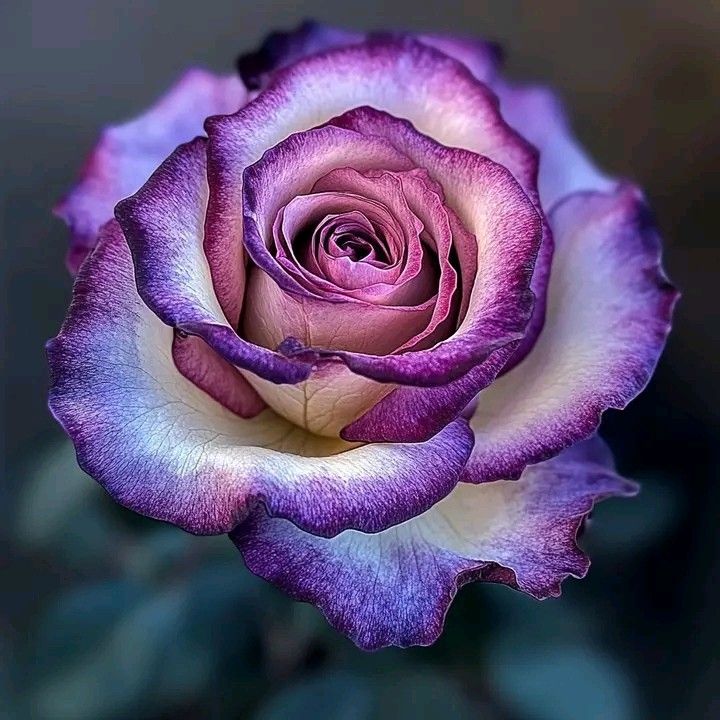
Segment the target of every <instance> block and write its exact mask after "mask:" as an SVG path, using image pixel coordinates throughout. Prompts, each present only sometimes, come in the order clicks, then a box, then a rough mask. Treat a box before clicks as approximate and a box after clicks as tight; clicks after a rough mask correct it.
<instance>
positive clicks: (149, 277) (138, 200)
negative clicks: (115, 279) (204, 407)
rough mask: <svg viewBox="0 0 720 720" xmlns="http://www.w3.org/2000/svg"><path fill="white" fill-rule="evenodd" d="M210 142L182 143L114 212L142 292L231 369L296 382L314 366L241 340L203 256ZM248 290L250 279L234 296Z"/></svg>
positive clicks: (166, 317)
mask: <svg viewBox="0 0 720 720" xmlns="http://www.w3.org/2000/svg"><path fill="white" fill-rule="evenodd" d="M207 193H208V189H207V180H206V177H205V140H204V139H203V138H196V139H195V140H193V141H192V142H190V143H187V144H186V145H181V146H180V147H179V148H178V149H177V150H176V151H175V152H174V153H173V154H172V155H171V156H170V157H169V158H168V159H167V160H166V161H165V162H164V163H163V164H162V165H161V166H160V167H159V168H158V170H157V171H156V172H155V173H154V174H153V175H152V177H151V178H150V180H148V182H147V183H146V184H145V185H144V186H143V187H142V188H141V189H140V190H139V191H138V192H137V193H136V194H135V195H133V196H132V197H130V198H128V199H126V200H123V201H122V202H121V203H119V204H118V206H117V207H116V209H115V214H116V215H117V218H118V221H119V223H120V225H121V227H122V229H123V232H124V234H125V237H126V238H127V240H128V244H129V245H130V248H131V250H132V252H133V255H134V262H135V270H136V279H137V285H138V292H139V293H140V295H141V297H142V298H143V300H144V301H145V302H146V303H147V305H148V306H149V307H150V308H151V309H152V310H154V311H155V313H156V314H157V315H158V317H159V318H160V319H161V320H162V321H163V322H165V323H167V324H168V325H171V326H173V327H175V328H177V329H178V330H180V331H182V332H185V333H187V334H190V335H198V336H199V337H201V338H202V339H203V340H205V342H206V343H207V344H208V345H209V346H210V347H211V348H213V350H215V351H216V352H217V353H219V354H220V355H221V356H222V357H223V358H225V360H227V361H228V362H229V363H231V364H233V365H236V366H238V367H242V368H247V369H250V370H252V371H253V372H255V373H257V374H258V375H260V376H261V377H265V378H267V379H269V380H271V381H273V382H298V381H299V380H302V379H304V378H305V377H307V375H308V374H309V371H310V369H309V367H307V366H303V365H302V364H300V363H297V362H293V361H289V360H287V359H286V358H284V357H282V356H280V355H279V354H278V353H276V352H273V351H271V350H268V349H266V348H261V347H258V346H257V345H253V344H252V343H249V342H247V341H245V340H243V339H242V338H240V337H239V336H238V334H237V333H236V332H235V330H234V329H233V328H232V327H231V326H230V324H229V323H228V322H227V320H226V318H225V315H224V313H223V311H222V309H221V307H220V305H219V304H218V301H217V298H216V295H215V290H214V288H213V281H212V278H211V276H210V269H209V267H208V263H207V260H206V258H205V255H204V252H203V226H204V221H205V209H206V207H207ZM244 291H245V284H244V278H242V281H241V282H240V284H239V285H238V286H237V288H236V290H235V292H236V293H238V295H242V293H243V292H244Z"/></svg>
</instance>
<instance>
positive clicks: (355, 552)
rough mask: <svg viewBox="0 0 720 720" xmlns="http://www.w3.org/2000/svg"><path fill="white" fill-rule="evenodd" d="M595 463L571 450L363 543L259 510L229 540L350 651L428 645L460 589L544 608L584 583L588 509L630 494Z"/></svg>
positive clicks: (455, 495) (631, 488)
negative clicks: (502, 591)
mask: <svg viewBox="0 0 720 720" xmlns="http://www.w3.org/2000/svg"><path fill="white" fill-rule="evenodd" d="M597 460H598V453H597V452H595V451H593V450H592V449H591V450H589V451H588V452H582V450H581V449H580V450H576V451H575V452H574V453H573V455H571V456H569V457H564V456H563V455H561V456H559V457H557V458H554V459H553V460H550V461H547V462H545V463H542V464H540V465H536V466H533V467H529V468H527V469H526V470H525V472H524V473H523V476H522V477H521V479H520V480H517V481H498V482H494V483H488V484H484V485H467V484H462V485H459V486H458V487H457V488H456V489H455V490H454V491H453V492H452V493H451V494H450V495H449V496H448V497H446V498H445V499H444V500H441V501H440V502H439V503H437V504H436V505H435V506H433V507H432V508H431V509H430V510H428V511H427V512H426V513H424V514H423V515H420V516H419V517H416V518H414V519H412V520H409V521H408V522H406V523H403V524H401V525H399V526H397V527H392V528H390V529H388V530H385V531H384V532H381V533H377V534H374V535H373V534H364V533H360V532H354V531H347V532H344V533H341V534H340V535H338V536H337V537H334V538H331V539H327V538H318V537H315V536H313V535H310V534H308V533H304V532H302V531H301V530H300V529H298V527H297V526H295V525H293V524H292V523H291V522H288V521H286V520H279V519H274V518H270V517H269V516H268V515H267V514H266V513H265V512H263V510H262V509H260V508H258V509H257V510H256V511H255V512H253V513H252V514H251V515H250V517H249V518H248V519H247V520H246V521H245V522H244V523H243V524H242V525H240V526H238V528H237V529H236V530H235V531H234V532H233V533H232V535H231V537H232V539H233V541H234V542H235V544H236V545H237V547H238V548H239V550H240V552H241V553H242V555H243V557H244V559H245V562H246V564H247V565H248V567H249V568H250V570H252V571H253V572H254V573H256V574H257V575H259V576H260V577H263V578H265V579H266V580H269V581H270V582H272V583H274V584H276V585H278V586H279V587H280V588H282V589H283V590H284V591H285V592H287V593H288V594H289V595H290V596H291V597H293V598H295V599H297V600H304V601H306V602H311V603H313V604H315V605H317V606H318V607H320V609H321V610H322V611H323V612H324V614H325V615H326V617H327V618H328V620H329V621H330V623H331V624H332V625H333V626H334V627H335V628H337V629H338V630H340V631H341V632H343V633H345V634H347V635H348V636H349V637H350V638H351V639H352V640H353V641H354V642H355V643H357V644H358V645H359V646H360V647H361V648H364V649H368V650H371V649H376V648H380V647H384V646H387V645H399V646H401V647H406V646H409V645H429V644H430V643H432V642H434V641H435V640H436V639H437V637H438V636H439V634H440V632H441V631H442V626H443V623H444V619H445V614H446V612H447V610H448V607H449V606H450V603H451V602H452V600H453V598H454V596H455V594H456V593H457V591H458V589H459V588H460V587H461V586H462V585H464V584H465V583H467V582H471V581H474V580H487V581H490V582H501V583H505V584H507V585H510V586H511V587H514V588H516V589H518V590H521V591H523V592H526V593H528V594H530V595H532V596H533V597H535V598H546V597H551V596H557V595H559V594H560V585H561V583H562V581H563V580H565V579H566V578H567V577H569V576H574V577H582V576H584V575H585V573H586V572H587V570H588V566H589V560H588V559H587V557H586V556H585V554H584V553H583V552H582V551H581V550H580V549H579V548H578V546H577V543H576V536H577V533H578V530H579V528H580V526H581V524H582V523H583V520H584V519H585V518H586V517H587V515H588V513H589V512H590V510H591V509H592V506H593V503H594V502H596V501H598V500H602V499H603V498H606V497H608V496H612V495H618V496H629V495H633V494H634V493H635V492H636V491H637V488H636V486H635V485H634V484H633V483H630V482H628V481H626V480H623V479H622V478H620V477H618V476H617V475H615V474H614V473H613V472H612V471H611V470H610V469H609V468H607V467H605V466H603V465H601V464H598V463H597Z"/></svg>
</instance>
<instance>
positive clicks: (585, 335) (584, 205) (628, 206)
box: [465, 186, 678, 482]
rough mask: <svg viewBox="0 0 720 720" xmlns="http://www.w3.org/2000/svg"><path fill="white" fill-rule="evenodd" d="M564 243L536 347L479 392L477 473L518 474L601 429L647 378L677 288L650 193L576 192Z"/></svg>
mask: <svg viewBox="0 0 720 720" xmlns="http://www.w3.org/2000/svg"><path fill="white" fill-rule="evenodd" d="M550 222H551V224H552V227H553V232H554V235H555V239H556V243H557V248H556V251H555V258H554V261H553V266H552V272H551V277H550V287H549V300H548V312H547V319H546V322H545V328H544V330H543V332H542V333H541V334H540V337H539V339H538V341H537V344H536V345H535V347H534V348H533V351H532V352H531V353H530V354H529V355H528V356H527V357H526V358H525V360H524V361H523V362H521V363H520V364H519V365H518V366H517V367H515V368H514V369H513V370H511V371H510V372H509V373H506V374H505V375H503V376H502V377H501V378H498V379H496V380H495V382H494V383H493V384H492V385H491V386H490V387H488V388H486V389H485V390H484V391H483V392H482V393H481V394H480V396H479V398H478V403H477V410H476V412H475V414H474V416H473V418H472V421H471V425H472V427H473V429H474V431H475V436H476V444H475V449H474V451H473V456H472V459H471V461H470V463H469V464H468V467H467V469H466V474H465V478H466V479H467V480H468V481H470V482H481V481H485V480H495V479H498V478H510V477H517V476H518V475H519V474H520V472H521V471H522V469H523V468H524V467H525V466H526V465H527V464H528V463H535V462H538V461H540V460H544V459H545V458H548V457H550V456H552V455H553V454H555V453H557V452H559V451H560V450H562V449H563V448H565V447H568V446H569V445H572V444H573V443H575V442H577V441H578V440H580V439H582V438H585V437H587V436H589V435H590V434H592V433H593V432H594V430H595V428H596V427H597V426H598V423H599V422H600V416H601V414H602V413H603V411H604V410H606V409H607V408H622V407H624V406H625V405H626V404H627V403H628V402H629V401H630V400H632V399H633V398H634V397H635V396H636V395H637V394H638V393H639V392H640V391H641V390H642V389H643V387H644V386H645V384H646V383H647V382H648V380H649V378H650V376H651V375H652V372H653V370H654V368H655V364H656V363H657V360H658V357H659V356H660V353H661V351H662V348H663V345H664V343H665V338H666V337H667V334H668V332H669V330H670V319H671V315H672V308H673V305H674V304H675V301H676V300H677V297H678V294H677V292H676V291H675V290H674V288H673V287H672V286H671V285H670V283H669V282H668V280H667V278H666V277H665V274H664V273H663V270H662V267H661V264H660V242H659V239H658V236H657V233H656V231H655V229H654V227H653V226H652V224H651V223H650V220H649V218H648V211H647V208H646V206H645V204H644V201H643V198H642V196H641V194H640V193H639V192H638V191H637V190H636V189H634V188H632V187H629V186H625V187H622V188H620V189H619V190H618V191H617V192H616V193H614V194H611V195H603V194H598V193H585V194H577V195H572V196H570V197H569V198H568V199H567V200H565V201H564V202H563V203H562V204H561V205H560V206H559V207H558V208H557V209H556V210H555V212H554V213H553V214H552V215H551V218H550Z"/></svg>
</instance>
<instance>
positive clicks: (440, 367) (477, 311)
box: [299, 107, 542, 386]
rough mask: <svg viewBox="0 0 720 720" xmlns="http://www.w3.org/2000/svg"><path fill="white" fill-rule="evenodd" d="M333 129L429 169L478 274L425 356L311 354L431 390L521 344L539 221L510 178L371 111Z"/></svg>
mask: <svg viewBox="0 0 720 720" xmlns="http://www.w3.org/2000/svg"><path fill="white" fill-rule="evenodd" d="M333 124H337V125H339V126H341V127H348V128H350V129H353V130H356V131H358V132H360V133H362V134H363V135H375V136H379V137H382V138H384V139H387V140H390V141H391V142H392V143H393V145H395V146H396V147H397V148H398V149H399V150H400V151H401V152H402V153H403V154H404V155H406V156H407V157H409V158H410V159H411V160H412V161H413V163H414V164H415V165H417V166H418V167H424V168H427V169H428V172H429V173H430V175H431V177H432V178H433V179H434V180H435V181H437V182H438V183H439V184H440V185H441V186H442V188H443V190H444V192H445V195H446V198H447V203H448V205H449V206H450V207H452V208H453V209H454V210H455V211H456V212H457V214H458V216H459V217H460V219H461V221H462V222H463V224H464V226H465V227H466V228H467V229H468V230H469V231H470V232H472V233H473V234H474V235H475V236H476V237H477V238H480V241H479V242H478V243H477V249H478V259H477V267H478V271H477V274H476V278H475V284H474V287H473V291H472V294H471V296H470V303H469V307H468V312H467V314H466V316H465V318H463V320H462V323H461V325H460V327H459V329H458V330H457V332H456V333H455V334H454V335H453V337H451V338H450V339H448V340H446V341H444V342H441V343H439V344H438V345H436V346H435V347H433V348H432V349H430V350H427V351H423V352H408V353H403V354H398V355H387V356H381V357H378V356H373V355H366V354H359V353H345V352H335V351H331V350H328V351H326V350H322V349H317V348H313V349H314V350H317V351H318V353H319V354H320V356H321V357H325V356H335V357H339V358H341V359H342V360H343V362H345V363H346V364H347V365H348V367H349V368H350V369H351V370H353V371H354V372H357V373H359V374H361V375H365V376H367V377H371V378H373V379H375V380H379V381H381V382H397V383H403V384H411V385H420V386H437V385H443V384H445V383H448V382H451V381H452V380H455V379H457V378H458V377H460V376H461V375H463V374H464V373H466V372H467V371H468V370H470V369H472V368H473V367H474V366H476V365H478V364H479V363H480V362H482V361H483V360H485V359H486V358H487V357H488V356H489V355H490V354H491V353H492V352H494V351H495V350H497V349H499V348H500V347H503V346H505V345H507V344H508V343H510V342H513V341H515V340H518V339H520V338H522V336H523V334H524V329H525V327H526V325H527V323H528V320H529V317H530V312H531V309H532V303H533V296H532V293H531V292H530V291H529V283H530V280H531V277H532V269H533V265H534V262H535V258H536V255H537V252H538V249H539V246H540V242H541V240H542V219H541V217H540V216H539V215H538V213H537V211H536V210H535V208H534V206H533V204H532V203H531V201H530V200H529V199H528V197H527V195H526V194H525V193H524V192H523V190H522V188H521V187H520V186H519V185H518V183H517V182H516V181H515V180H514V178H513V177H512V175H511V174H510V173H509V172H508V171H507V170H505V169H504V168H502V167H500V166H499V165H497V164H496V163H494V162H492V161H490V160H488V159H487V158H485V157H482V156H480V155H476V154H474V153H470V152H468V151H464V150H459V149H455V148H446V147H443V146H442V145H439V144H438V143H436V142H434V141H433V140H431V139H430V138H428V137H426V136H424V135H421V134H420V133H418V132H417V131H416V130H415V129H414V128H413V127H412V125H410V123H408V122H407V121H404V120H399V119H397V118H394V117H392V116H390V115H388V114H387V113H383V112H378V111H376V110H374V109H372V108H367V107H363V108H358V109H356V110H352V111H350V112H348V113H346V114H345V115H343V116H342V117H339V118H336V119H334V120H333ZM299 352H300V354H301V353H302V351H299Z"/></svg>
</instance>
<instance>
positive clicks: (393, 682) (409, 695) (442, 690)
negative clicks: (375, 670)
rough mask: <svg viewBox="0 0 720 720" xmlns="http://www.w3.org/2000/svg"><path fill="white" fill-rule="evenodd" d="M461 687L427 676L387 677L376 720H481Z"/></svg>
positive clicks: (379, 691) (380, 690)
mask: <svg viewBox="0 0 720 720" xmlns="http://www.w3.org/2000/svg"><path fill="white" fill-rule="evenodd" d="M481 717H487V716H485V715H483V716H480V715H478V711H477V709H476V708H475V709H474V708H473V707H472V705H471V704H470V702H469V700H468V699H467V698H466V697H465V695H464V694H463V692H462V689H461V688H460V687H459V685H458V684H457V683H456V682H454V681H453V680H450V679H449V678H447V677H444V676H441V675H437V674H434V673H431V672H429V671H425V672H422V671H420V672H418V671H415V672H411V673H410V674H408V675H399V674H398V675H396V676H395V677H393V676H390V677H386V678H385V679H384V680H382V681H381V682H380V683H379V687H378V688H377V696H376V710H375V714H373V716H372V718H373V720H448V719H449V718H452V720H480V718H481Z"/></svg>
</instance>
